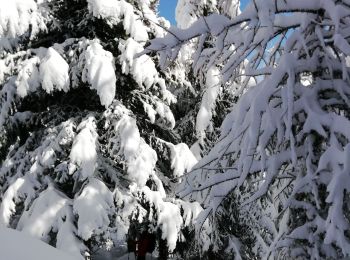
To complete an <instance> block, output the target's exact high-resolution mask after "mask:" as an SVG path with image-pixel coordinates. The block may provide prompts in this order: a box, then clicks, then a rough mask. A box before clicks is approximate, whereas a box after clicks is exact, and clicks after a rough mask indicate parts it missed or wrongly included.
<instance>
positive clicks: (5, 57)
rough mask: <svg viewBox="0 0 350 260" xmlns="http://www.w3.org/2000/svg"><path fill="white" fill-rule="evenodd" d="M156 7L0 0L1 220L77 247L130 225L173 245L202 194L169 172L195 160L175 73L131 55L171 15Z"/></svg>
mask: <svg viewBox="0 0 350 260" xmlns="http://www.w3.org/2000/svg"><path fill="white" fill-rule="evenodd" d="M156 7H157V0H142V1H134V0H130V1H127V0H115V1H109V0H51V1H46V0H41V1H34V0H11V1H6V3H5V1H0V37H1V38H0V162H1V167H0V226H5V227H11V228H15V229H18V230H21V231H23V232H27V233H29V234H30V235H32V236H34V237H37V238H39V239H41V240H43V241H45V242H47V243H49V244H51V245H53V246H55V247H57V248H59V249H62V250H63V251H66V252H68V253H70V254H72V255H75V256H76V257H78V258H82V256H81V254H84V252H86V251H87V252H91V253H93V252H94V251H96V250H98V249H99V248H100V247H105V248H110V247H113V246H115V247H118V246H120V245H121V244H122V243H124V242H125V237H126V235H127V234H128V230H129V229H130V227H132V228H136V229H137V230H138V231H137V233H141V232H142V230H148V231H149V232H154V233H157V234H158V235H159V238H160V239H161V240H164V241H165V244H167V246H168V247H169V250H170V251H173V250H174V249H175V247H176V242H177V241H178V240H179V239H180V240H181V237H182V236H181V229H182V228H183V227H184V225H190V224H191V223H192V220H193V218H194V217H195V216H196V214H198V212H199V211H200V206H199V204H198V203H188V202H183V201H181V200H178V199H174V198H173V197H172V196H171V194H172V190H173V187H174V185H175V183H176V179H175V181H174V178H175V177H179V176H181V175H182V174H183V173H184V172H185V171H187V170H189V169H190V168H191V167H192V166H193V165H194V164H195V163H196V162H197V161H196V159H195V157H194V156H193V155H192V153H191V152H190V150H189V148H188V147H187V145H185V144H183V143H181V140H180V138H179V137H178V135H177V134H176V132H175V131H173V128H174V126H175V119H174V115H173V113H172V111H171V109H170V105H171V104H173V103H175V102H176V101H177V99H176V96H175V95H174V94H172V93H171V92H170V91H169V89H174V88H175V87H176V86H175V85H176V84H180V83H176V80H175V81H173V82H171V83H169V82H166V81H165V79H166V78H167V76H164V75H163V74H161V73H159V71H158V69H157V59H158V58H157V57H155V58H151V57H150V56H148V55H142V56H140V57H135V54H136V53H140V52H142V51H143V50H144V46H145V44H146V43H147V41H149V39H151V38H153V37H161V36H163V35H164V30H163V28H166V27H168V24H167V23H168V22H167V21H165V20H164V19H163V18H159V17H157V15H156ZM169 84H170V85H169ZM165 251H166V250H165Z"/></svg>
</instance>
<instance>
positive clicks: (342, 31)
mask: <svg viewBox="0 0 350 260" xmlns="http://www.w3.org/2000/svg"><path fill="white" fill-rule="evenodd" d="M349 14H350V3H349V2H348V1H346V0H343V1H334V0H327V1H322V0H309V1H299V0H277V1H273V0H255V1H252V2H251V3H250V4H249V5H248V7H247V8H246V9H245V10H244V11H243V12H242V13H241V14H240V15H238V16H237V17H234V18H233V19H229V18H227V17H225V16H223V15H211V16H208V17H203V18H201V19H199V20H198V21H196V22H195V23H194V24H193V25H192V26H191V27H190V28H188V29H184V30H176V31H175V30H174V31H172V33H169V34H167V36H166V37H165V38H164V39H157V40H154V41H153V42H152V44H151V45H150V46H149V47H148V51H150V50H157V51H158V52H159V53H160V54H161V56H162V59H171V58H172V57H174V56H175V55H174V54H176V53H177V50H178V49H179V48H180V47H179V46H182V45H183V44H185V43H187V42H188V41H190V40H192V39H194V38H197V37H200V39H203V37H211V38H212V39H214V41H213V45H214V46H209V47H208V46H205V45H199V48H198V49H197V50H198V53H199V54H198V55H197V56H195V57H201V58H202V59H205V62H203V63H199V60H200V59H196V58H195V59H194V62H195V63H194V66H199V67H201V68H203V67H204V68H206V69H210V68H211V66H212V64H220V65H221V64H222V66H221V67H219V70H220V77H221V82H225V83H226V82H230V81H231V82H232V81H234V80H235V79H236V78H239V77H242V76H244V77H246V79H245V80H244V81H243V82H242V84H241V85H240V86H238V90H239V92H238V93H239V100H238V103H237V104H236V105H234V106H233V107H232V112H231V113H230V114H229V115H228V116H227V117H226V119H225V121H224V123H223V124H222V127H221V137H220V139H219V141H218V142H217V144H216V145H215V146H214V148H213V149H212V150H211V151H210V153H209V154H208V155H207V156H206V157H204V158H203V159H202V160H201V161H200V162H199V163H198V164H197V165H196V166H195V169H194V170H193V171H192V172H191V173H190V174H189V175H188V176H186V178H185V179H184V180H183V182H182V187H181V188H180V190H179V195H180V196H181V197H186V198H188V199H190V200H196V201H198V202H200V203H201V204H202V205H203V206H204V207H205V208H206V209H205V210H204V211H203V212H202V214H201V215H200V217H199V219H198V221H197V223H198V231H200V230H201V228H202V224H203V223H204V221H205V220H209V221H210V224H211V227H212V233H211V242H212V245H213V250H214V251H215V250H216V251H219V252H220V255H216V257H219V256H224V255H225V253H227V254H229V255H231V256H232V255H234V256H235V257H236V258H237V259H241V258H245V259H253V258H257V259H261V258H271V259H272V258H276V259H341V258H344V257H349V256H350V251H349V248H350V244H349V243H350V233H349V230H350V226H349V225H350V212H349V203H350V178H349V177H350V175H349V174H350V130H349V129H350V113H349V112H350V79H349V72H350V65H349V55H350V40H349V25H350V19H349ZM203 35H204V36H203ZM199 42H201V40H199ZM160 44H161V45H160ZM208 64H209V65H208ZM241 66H243V69H242V67H241ZM208 73H210V70H208ZM251 78H255V80H256V84H255V85H254V86H249V87H248V88H246V86H247V85H248V84H250V83H249V82H251ZM225 221H226V222H225ZM198 234H199V233H198ZM218 259H219V258H218Z"/></svg>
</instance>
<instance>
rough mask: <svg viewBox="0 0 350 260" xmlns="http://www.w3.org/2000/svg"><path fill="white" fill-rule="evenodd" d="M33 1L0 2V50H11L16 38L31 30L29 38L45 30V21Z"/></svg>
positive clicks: (14, 0) (0, 0)
mask: <svg viewBox="0 0 350 260" xmlns="http://www.w3.org/2000/svg"><path fill="white" fill-rule="evenodd" d="M37 2H39V3H41V2H42V1H34V0H11V1H7V0H0V50H1V49H11V47H13V43H15V41H16V39H15V38H16V37H17V36H20V35H23V34H25V33H26V32H27V31H28V30H29V28H31V35H30V36H31V37H33V36H35V35H36V34H37V33H38V32H39V31H42V30H46V25H45V21H46V19H45V18H44V16H43V15H42V13H41V12H40V10H39V9H40V8H39V7H38V3H37Z"/></svg>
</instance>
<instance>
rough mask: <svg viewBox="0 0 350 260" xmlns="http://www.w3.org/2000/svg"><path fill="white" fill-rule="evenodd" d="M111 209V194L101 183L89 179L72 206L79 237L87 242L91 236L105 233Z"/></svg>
mask: <svg viewBox="0 0 350 260" xmlns="http://www.w3.org/2000/svg"><path fill="white" fill-rule="evenodd" d="M113 208H114V206H113V194H112V192H111V191H110V190H109V189H108V188H107V187H106V185H105V184H104V183H103V182H102V181H100V180H98V179H95V178H91V179H89V183H88V184H87V185H86V186H85V187H84V189H83V191H82V193H81V194H80V195H79V197H78V198H76V199H75V200H74V204H73V209H74V212H75V213H76V214H77V215H79V219H78V234H79V236H81V237H82V238H83V239H84V240H88V239H90V238H91V236H92V235H97V234H98V233H102V232H105V231H106V227H108V226H109V223H110V221H109V214H110V213H111V212H112V211H113ZM97 231H98V233H97Z"/></svg>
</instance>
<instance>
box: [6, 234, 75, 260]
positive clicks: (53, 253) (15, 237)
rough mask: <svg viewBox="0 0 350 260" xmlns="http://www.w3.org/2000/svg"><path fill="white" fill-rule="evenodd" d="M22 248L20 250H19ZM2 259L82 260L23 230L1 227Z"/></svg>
mask: <svg viewBox="0 0 350 260" xmlns="http://www.w3.org/2000/svg"><path fill="white" fill-rule="evenodd" d="M18 249H20V250H18ZM0 252H1V259H6V260H21V259H35V260H47V259H50V260H62V259H64V260H78V259H79V260H81V259H82V258H75V257H73V256H70V255H69V254H65V253H63V252H61V251H59V250H57V249H55V248H54V247H52V246H49V245H48V244H45V243H44V242H42V241H40V240H37V239H34V238H32V237H30V236H29V235H26V234H24V233H22V232H18V231H16V230H12V229H8V228H4V229H3V228H0Z"/></svg>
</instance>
